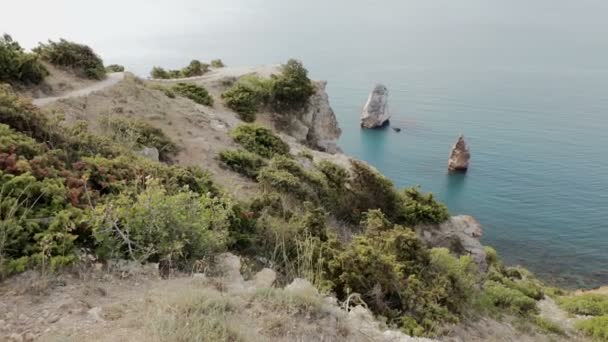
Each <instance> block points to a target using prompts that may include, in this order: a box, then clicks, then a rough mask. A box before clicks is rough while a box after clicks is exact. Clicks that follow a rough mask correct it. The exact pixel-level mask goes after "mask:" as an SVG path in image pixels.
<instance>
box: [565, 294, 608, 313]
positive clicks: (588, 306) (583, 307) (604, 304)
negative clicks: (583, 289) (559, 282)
mask: <svg viewBox="0 0 608 342" xmlns="http://www.w3.org/2000/svg"><path fill="white" fill-rule="evenodd" d="M558 303H559V305H560V306H561V307H562V308H563V309H564V310H566V311H568V312H569V313H571V314H575V315H589V316H603V315H606V316H608V295H602V294H593V293H585V294H581V295H577V296H571V297H562V298H560V299H559V300H558Z"/></svg>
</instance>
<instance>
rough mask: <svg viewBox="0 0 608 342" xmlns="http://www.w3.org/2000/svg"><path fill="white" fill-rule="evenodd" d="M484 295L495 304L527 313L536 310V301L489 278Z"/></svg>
mask: <svg viewBox="0 0 608 342" xmlns="http://www.w3.org/2000/svg"><path fill="white" fill-rule="evenodd" d="M484 296H485V297H486V300H488V301H489V302H490V303H491V304H492V305H493V306H495V307H499V308H502V309H506V310H509V311H511V312H512V313H517V314H521V315H525V314H528V313H531V312H535V311H536V301H535V300H534V299H532V298H530V297H528V296H526V295H525V294H523V293H522V292H520V291H518V290H515V289H512V288H509V287H507V286H505V285H504V284H502V283H499V282H496V281H493V280H488V281H486V282H485V284H484Z"/></svg>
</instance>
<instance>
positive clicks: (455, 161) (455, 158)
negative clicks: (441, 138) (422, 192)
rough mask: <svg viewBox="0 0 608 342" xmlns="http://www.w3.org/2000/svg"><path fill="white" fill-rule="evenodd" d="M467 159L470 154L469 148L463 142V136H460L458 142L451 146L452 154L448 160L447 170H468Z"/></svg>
mask: <svg viewBox="0 0 608 342" xmlns="http://www.w3.org/2000/svg"><path fill="white" fill-rule="evenodd" d="M469 159H471V153H469V147H468V146H467V143H466V142H465V141H464V136H463V135H462V134H461V135H460V137H458V141H456V143H455V144H454V146H452V152H451V153H450V159H449V160H448V170H449V171H454V172H466V171H467V169H468V168H469Z"/></svg>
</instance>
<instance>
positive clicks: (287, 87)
mask: <svg viewBox="0 0 608 342" xmlns="http://www.w3.org/2000/svg"><path fill="white" fill-rule="evenodd" d="M314 92H315V88H314V86H313V84H312V82H311V81H310V79H309V78H308V70H306V68H304V65H303V64H302V62H300V61H298V60H295V59H290V60H289V61H287V63H286V64H285V65H283V68H282V70H281V74H279V75H278V76H276V77H274V80H273V83H272V104H273V106H274V107H275V108H276V109H277V110H278V111H280V112H283V111H289V110H298V109H300V108H302V107H303V106H304V105H306V102H307V101H308V99H309V98H310V96H312V94H314Z"/></svg>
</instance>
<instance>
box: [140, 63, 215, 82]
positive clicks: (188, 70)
mask: <svg viewBox="0 0 608 342" xmlns="http://www.w3.org/2000/svg"><path fill="white" fill-rule="evenodd" d="M208 71H209V64H206V63H202V62H201V61H199V60H197V59H194V60H192V61H191V62H190V64H188V65H187V66H185V67H184V68H182V69H180V70H165V69H163V68H161V67H158V66H155V67H153V68H152V71H150V76H151V77H152V78H156V79H171V78H186V77H195V76H202V75H204V74H205V73H207V72H208Z"/></svg>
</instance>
